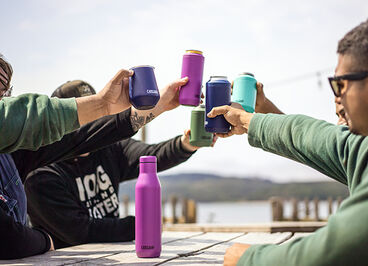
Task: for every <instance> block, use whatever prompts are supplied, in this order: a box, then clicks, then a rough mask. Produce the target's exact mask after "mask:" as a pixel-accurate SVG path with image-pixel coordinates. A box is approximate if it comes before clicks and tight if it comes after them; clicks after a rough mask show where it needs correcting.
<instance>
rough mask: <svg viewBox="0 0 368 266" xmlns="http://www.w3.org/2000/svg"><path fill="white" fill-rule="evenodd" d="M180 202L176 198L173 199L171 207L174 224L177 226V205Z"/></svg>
mask: <svg viewBox="0 0 368 266" xmlns="http://www.w3.org/2000/svg"><path fill="white" fill-rule="evenodd" d="M177 202H178V198H177V197H176V196H172V197H171V207H172V216H173V217H172V223H173V224H176V223H177V222H178V219H177V217H176V203H177Z"/></svg>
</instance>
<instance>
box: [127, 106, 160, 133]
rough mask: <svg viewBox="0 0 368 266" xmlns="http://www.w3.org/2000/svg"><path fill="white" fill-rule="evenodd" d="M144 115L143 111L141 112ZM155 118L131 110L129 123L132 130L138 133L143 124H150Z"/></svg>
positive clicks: (152, 115) (149, 114)
mask: <svg viewBox="0 0 368 266" xmlns="http://www.w3.org/2000/svg"><path fill="white" fill-rule="evenodd" d="M142 113H144V111H143V112H142ZM154 118H155V115H154V114H153V113H148V115H147V114H138V112H137V111H135V110H132V112H131V115H130V123H131V124H132V128H133V130H134V131H138V130H139V129H140V128H141V127H143V126H144V125H145V124H147V123H149V122H151V121H152V120H153V119H154Z"/></svg>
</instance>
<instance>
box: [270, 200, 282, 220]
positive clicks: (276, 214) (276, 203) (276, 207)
mask: <svg viewBox="0 0 368 266" xmlns="http://www.w3.org/2000/svg"><path fill="white" fill-rule="evenodd" d="M270 201H271V206H272V220H273V221H282V220H283V219H284V208H283V206H282V205H283V203H282V199H281V198H279V197H272V198H271V199H270Z"/></svg>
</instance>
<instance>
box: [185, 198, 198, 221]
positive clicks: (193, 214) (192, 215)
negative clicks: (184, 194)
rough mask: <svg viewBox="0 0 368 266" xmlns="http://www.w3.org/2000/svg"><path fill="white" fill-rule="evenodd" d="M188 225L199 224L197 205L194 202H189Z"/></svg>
mask: <svg viewBox="0 0 368 266" xmlns="http://www.w3.org/2000/svg"><path fill="white" fill-rule="evenodd" d="M187 204H188V205H187V217H188V220H187V223H196V222H197V204H196V202H195V201H194V200H188V202H187Z"/></svg>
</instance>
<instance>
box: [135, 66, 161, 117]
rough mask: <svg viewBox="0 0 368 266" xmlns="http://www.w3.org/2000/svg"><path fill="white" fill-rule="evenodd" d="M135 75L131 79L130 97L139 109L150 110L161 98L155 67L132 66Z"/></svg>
mask: <svg viewBox="0 0 368 266" xmlns="http://www.w3.org/2000/svg"><path fill="white" fill-rule="evenodd" d="M131 70H133V71H134V75H133V76H132V77H131V78H130V80H129V99H130V102H131V104H132V105H133V106H134V107H135V108H136V109H139V110H148V109H152V108H153V107H155V106H156V104H157V102H158V101H159V100H160V92H159V90H158V88H157V82H156V77H155V73H154V67H152V66H137V67H133V68H131Z"/></svg>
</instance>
